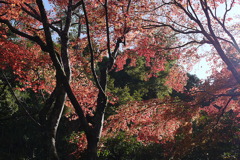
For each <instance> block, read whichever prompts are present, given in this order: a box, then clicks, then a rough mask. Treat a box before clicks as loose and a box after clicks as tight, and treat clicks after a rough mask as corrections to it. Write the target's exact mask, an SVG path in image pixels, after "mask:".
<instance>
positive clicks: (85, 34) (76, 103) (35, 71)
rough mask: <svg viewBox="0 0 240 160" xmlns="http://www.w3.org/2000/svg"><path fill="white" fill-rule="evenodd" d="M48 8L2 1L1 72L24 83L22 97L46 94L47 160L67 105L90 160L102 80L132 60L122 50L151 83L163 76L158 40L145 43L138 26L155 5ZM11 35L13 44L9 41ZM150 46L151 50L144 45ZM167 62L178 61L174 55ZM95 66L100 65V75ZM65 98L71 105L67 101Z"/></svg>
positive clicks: (29, 1) (58, 4)
mask: <svg viewBox="0 0 240 160" xmlns="http://www.w3.org/2000/svg"><path fill="white" fill-rule="evenodd" d="M49 3H50V4H51V5H52V8H51V9H49V10H47V9H46V8H45V7H44V3H43V1H42V0H36V1H33V0H23V1H15V0H10V1H0V7H1V11H0V23H1V48H0V50H1V52H2V53H3V54H1V60H2V62H3V63H1V68H2V69H5V68H6V66H10V67H12V69H13V70H14V73H15V74H17V75H18V76H19V80H20V81H21V82H22V83H23V84H24V85H23V87H22V88H19V89H20V90H25V89H26V88H33V89H34V91H35V92H39V91H44V92H45V93H47V94H49V95H48V98H47V99H46V100H45V105H44V106H43V108H42V109H41V111H40V112H39V123H38V125H40V126H41V127H42V128H43V130H44V131H45V136H46V138H47V140H48V142H49V144H50V145H48V146H47V147H49V149H48V150H49V152H50V156H51V157H52V158H53V159H58V153H57V149H56V144H55V141H56V134H57V128H58V126H59V122H60V118H61V116H62V113H63V109H64V105H65V104H66V105H67V106H68V107H70V108H71V107H73V108H74V112H75V113H71V114H70V115H69V116H70V118H71V119H76V117H77V118H78V121H79V126H80V127H81V129H82V130H83V131H84V132H85V134H86V138H87V141H88V144H87V145H88V146H87V152H88V159H96V157H97V144H98V141H99V138H100V137H101V130H102V126H103V120H104V111H105V108H106V106H107V103H108V100H107V92H106V85H107V77H108V73H109V71H110V70H111V69H112V67H113V66H114V65H115V61H116V65H117V66H118V67H119V69H121V66H123V65H124V63H125V62H124V61H121V60H124V59H126V58H127V57H128V56H131V54H130V52H124V54H122V55H121V54H120V55H121V56H118V55H119V52H118V50H119V48H122V47H120V46H121V44H124V45H126V46H125V47H126V48H129V47H130V46H132V44H136V45H135V46H136V47H135V48H134V49H133V50H135V51H137V52H138V54H139V55H141V56H145V57H147V63H148V64H149V63H150V62H151V63H154V64H155V65H152V66H153V67H154V69H153V70H152V71H153V73H152V74H150V75H149V76H152V75H154V74H155V73H156V72H158V71H159V70H164V65H165V63H166V60H165V58H166V57H164V56H163V55H164V54H163V55H160V54H159V52H160V50H158V51H157V52H156V51H155V50H156V49H157V48H158V47H157V46H158V45H160V44H159V43H158V44H157V43H156V42H157V41H156V39H157V38H158V39H159V38H160V37H155V39H152V40H151V39H150V37H147V36H146V35H147V34H146V33H144V32H143V31H141V30H140V25H139V23H140V22H139V23H138V20H139V21H140V17H142V16H144V15H145V13H144V12H142V11H143V10H144V9H146V6H149V5H153V4H154V3H155V2H151V1H142V2H138V1H134V2H132V1H131V0H129V1H121V2H118V3H116V2H115V1H107V0H106V1H104V2H102V1H88V2H85V1H82V0H81V1H76V0H68V1H67V0H66V1H58V0H57V1H49ZM141 12H142V14H139V13H141ZM98 13H101V14H98ZM96 15H97V16H96ZM133 22H134V23H133ZM76 26H77V27H76ZM9 33H11V34H14V35H16V37H14V38H11V36H9ZM74 33H75V34H74ZM55 36H56V37H57V40H54V37H55ZM141 37H144V38H143V39H142V38H141ZM150 40H151V41H150ZM29 41H31V42H29ZM150 42H151V43H152V44H151V45H152V46H156V47H155V48H147V47H144V46H143V45H148V43H150ZM163 43H164V42H163ZM84 51H85V53H84ZM129 51H130V50H129ZM46 53H48V54H46ZM83 54H85V55H83ZM155 56H158V58H156V57H155ZM119 57H121V58H119ZM170 57H171V58H172V59H176V58H177V57H176V54H171V55H170ZM153 58H154V59H153ZM70 62H71V65H70ZM98 62H101V63H102V65H101V67H99V68H97V67H96V63H98ZM133 64H134V63H133ZM96 68H97V69H96ZM47 94H46V95H47ZM66 96H68V98H69V100H70V102H71V103H70V102H69V101H67V102H66ZM88 117H90V118H88Z"/></svg>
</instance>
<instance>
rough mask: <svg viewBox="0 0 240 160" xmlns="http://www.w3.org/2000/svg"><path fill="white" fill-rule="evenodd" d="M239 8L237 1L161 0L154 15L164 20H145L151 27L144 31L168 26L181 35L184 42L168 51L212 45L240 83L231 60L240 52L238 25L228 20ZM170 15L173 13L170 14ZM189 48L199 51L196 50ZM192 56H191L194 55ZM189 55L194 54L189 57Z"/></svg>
mask: <svg viewBox="0 0 240 160" xmlns="http://www.w3.org/2000/svg"><path fill="white" fill-rule="evenodd" d="M236 5H237V2H235V1H234V0H232V1H227V0H226V1H206V0H199V1H191V0H184V1H178V0H170V1H160V4H159V5H158V6H157V7H154V8H152V9H151V12H154V13H153V14H160V15H161V17H163V18H159V19H158V20H157V21H153V20H149V19H144V21H147V22H149V24H148V25H146V26H144V27H143V28H146V29H151V28H155V27H167V28H170V29H171V30H173V31H174V32H175V34H179V35H181V38H183V39H182V41H179V44H176V45H175V46H170V47H169V46H167V47H165V49H177V48H183V47H185V46H188V47H189V45H191V44H197V45H203V44H210V45H211V46H212V47H213V48H214V49H215V51H213V52H214V53H215V52H216V53H217V54H218V55H219V57H220V58H221V59H222V60H223V62H224V63H225V65H226V66H227V68H228V69H229V70H230V71H231V72H232V74H233V75H234V77H235V79H236V81H237V82H238V83H240V79H239V73H238V72H237V70H236V68H235V66H234V65H233V63H234V62H233V60H232V59H231V57H232V56H231V55H236V53H239V51H240V50H239V45H238V43H237V40H236V39H237V36H236V35H237V32H238V30H237V29H234V28H235V27H236V26H237V23H234V24H233V23H231V20H232V19H233V17H229V12H230V11H231V10H232V9H233V8H234V7H236ZM220 7H223V8H224V9H223V10H221V12H222V14H220V11H219V10H220ZM172 11H173V12H172ZM169 12H171V13H172V14H169ZM178 17H181V18H178ZM186 22H187V23H186ZM189 48H190V49H194V50H196V48H195V47H194V48H193V47H189ZM188 50H189V49H188ZM189 53H191V54H192V52H189ZM186 56H191V55H189V54H186ZM214 57H216V56H214ZM215 62H216V61H215Z"/></svg>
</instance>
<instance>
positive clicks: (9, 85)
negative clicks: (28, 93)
mask: <svg viewBox="0 0 240 160" xmlns="http://www.w3.org/2000/svg"><path fill="white" fill-rule="evenodd" d="M2 74H3V77H4V79H5V81H6V82H7V85H8V87H9V88H10V92H11V94H12V95H13V97H14V98H15V99H16V103H17V104H18V105H19V106H20V107H22V108H23V110H24V111H25V112H26V114H27V115H28V116H29V118H30V119H31V120H32V121H33V122H34V123H36V124H37V125H38V126H41V124H40V123H38V122H37V120H35V119H34V118H33V117H32V115H31V114H30V113H29V111H28V110H27V108H26V107H25V106H24V105H23V104H22V103H21V102H20V100H19V99H18V97H17V96H16V94H15V92H14V91H13V88H12V85H11V84H10V83H9V81H8V79H7V77H6V75H5V73H4V71H3V70H2ZM26 106H27V107H28V108H29V106H28V105H27V104H26Z"/></svg>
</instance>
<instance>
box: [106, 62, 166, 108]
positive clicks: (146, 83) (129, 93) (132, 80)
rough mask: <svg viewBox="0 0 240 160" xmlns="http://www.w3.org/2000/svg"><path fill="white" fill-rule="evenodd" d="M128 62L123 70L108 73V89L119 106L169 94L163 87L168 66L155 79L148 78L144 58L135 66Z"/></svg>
mask: <svg viewBox="0 0 240 160" xmlns="http://www.w3.org/2000/svg"><path fill="white" fill-rule="evenodd" d="M130 62H131V60H130V59H128V60H127V63H126V65H125V66H124V69H123V70H121V71H118V72H111V73H110V78H109V85H108V89H109V91H110V92H111V93H113V95H114V96H115V97H117V98H118V104H119V105H121V104H125V103H127V102H129V101H134V100H135V101H140V100H148V99H151V98H163V97H164V96H167V95H168V94H169V92H170V89H169V88H167V86H165V85H164V83H165V81H166V76H167V75H168V70H169V67H170V66H169V65H166V71H161V72H159V73H157V74H156V76H155V77H150V78H148V77H147V75H148V73H149V71H150V67H147V66H146V65H145V64H146V60H145V58H144V57H139V58H138V59H137V60H136V66H131V65H130ZM169 63H170V62H169Z"/></svg>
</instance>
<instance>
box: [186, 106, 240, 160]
mask: <svg viewBox="0 0 240 160" xmlns="http://www.w3.org/2000/svg"><path fill="white" fill-rule="evenodd" d="M239 120H240V119H239V118H237V117H236V114H235V113H234V112H232V111H231V110H230V111H228V112H226V113H225V114H224V115H223V117H221V120H220V121H219V123H220V124H219V125H220V127H219V126H216V122H215V121H214V119H212V118H211V117H210V116H209V115H208V114H207V113H206V112H201V116H200V118H199V119H198V120H197V121H194V123H193V134H192V135H193V139H198V138H199V135H204V137H205V138H204V143H198V144H197V145H196V146H195V147H193V148H192V150H191V151H190V152H189V153H188V154H187V155H186V156H185V157H183V158H182V159H184V160H185V159H186V160H195V159H196V160H206V159H209V160H215V159H218V160H238V159H240V154H239V153H240V146H239V144H240V136H239V134H238V132H239V130H240V125H239V124H240V123H239ZM214 122H215V123H214ZM211 123H213V124H214V125H215V127H216V128H215V127H212V129H213V130H212V132H210V133H207V132H206V128H207V127H209V125H211Z"/></svg>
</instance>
